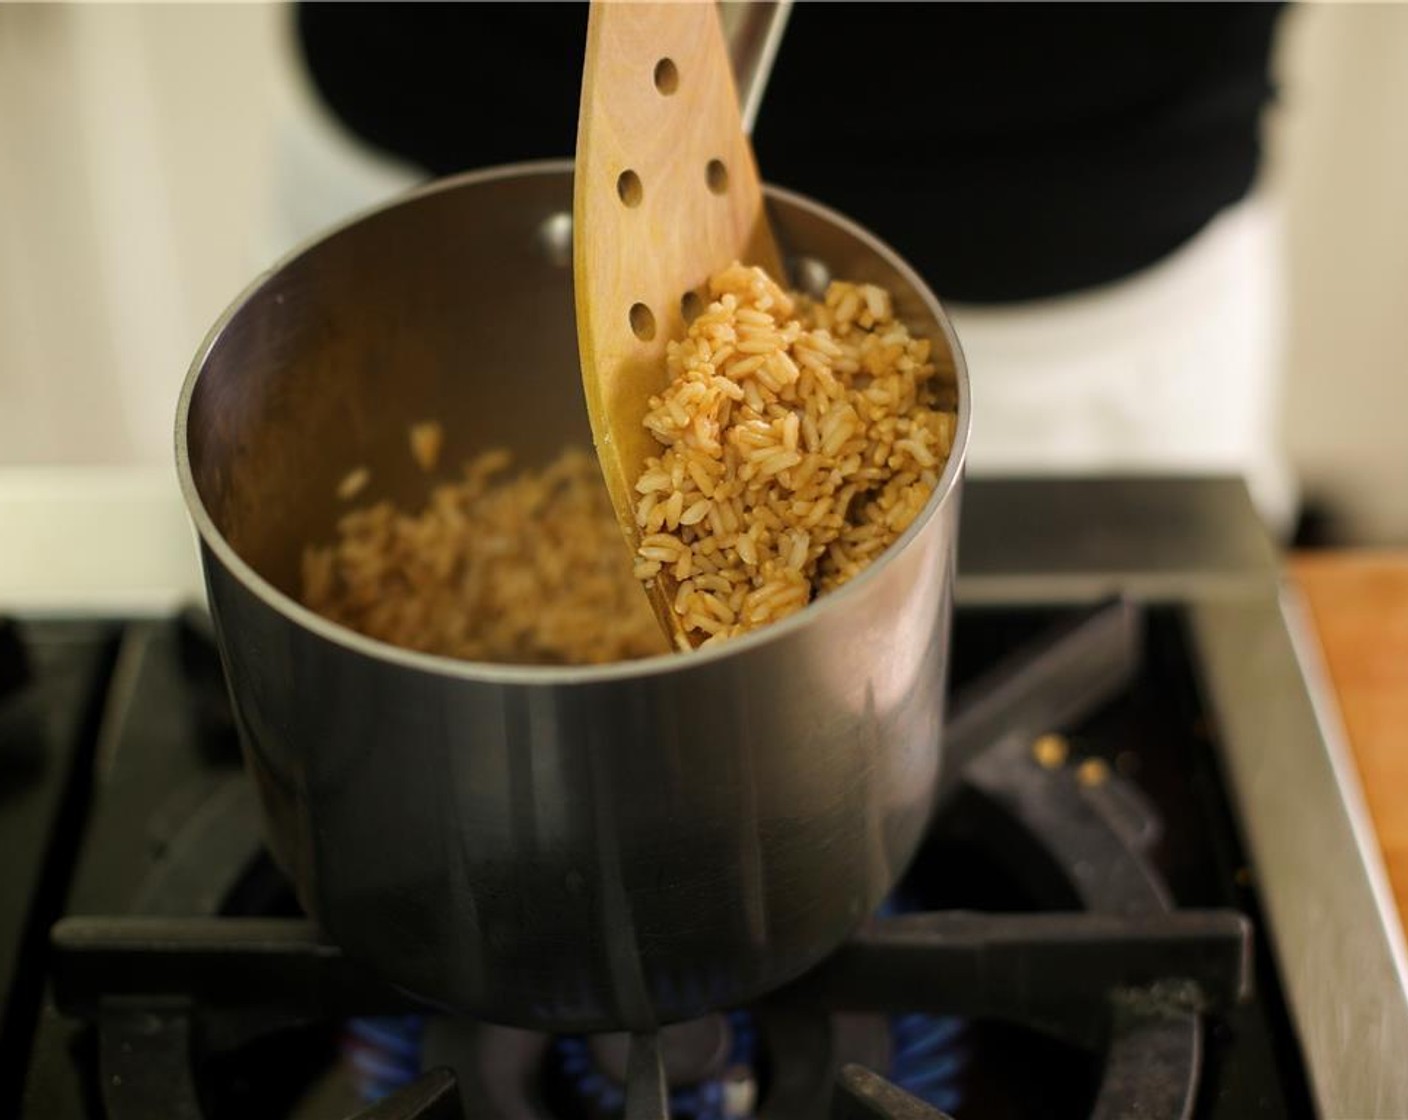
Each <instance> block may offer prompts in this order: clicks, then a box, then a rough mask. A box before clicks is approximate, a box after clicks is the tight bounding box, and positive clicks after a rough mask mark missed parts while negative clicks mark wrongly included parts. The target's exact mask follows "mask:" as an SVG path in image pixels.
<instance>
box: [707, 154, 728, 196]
mask: <svg viewBox="0 0 1408 1120" xmlns="http://www.w3.org/2000/svg"><path fill="white" fill-rule="evenodd" d="M704 181H705V182H706V183H708V184H709V189H710V190H711V191H713V192H714V193H715V194H723V193H724V191H726V190H728V168H727V167H725V166H724V161H723V160H721V159H711V160H710V161H709V163H708V165H707V166H706V167H705V168H704Z"/></svg>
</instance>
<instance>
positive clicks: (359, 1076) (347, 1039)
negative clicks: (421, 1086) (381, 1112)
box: [341, 1015, 425, 1104]
mask: <svg viewBox="0 0 1408 1120" xmlns="http://www.w3.org/2000/svg"><path fill="white" fill-rule="evenodd" d="M424 1036H425V1018H424V1017H423V1016H421V1015H387V1016H381V1017H378V1018H362V1019H350V1020H348V1022H347V1027H346V1029H345V1030H344V1031H343V1036H342V1046H341V1050H342V1055H343V1057H344V1058H345V1060H346V1061H347V1064H348V1065H349V1066H350V1067H351V1069H352V1072H353V1077H354V1079H355V1081H356V1085H357V1095H358V1096H359V1097H360V1098H361V1099H362V1103H363V1104H374V1103H375V1102H377V1101H379V1100H381V1098H382V1097H385V1096H387V1095H389V1094H391V1093H394V1092H395V1091H396V1090H397V1089H400V1088H402V1087H403V1086H406V1085H409V1084H410V1083H411V1082H412V1081H414V1080H415V1079H416V1078H417V1077H418V1076H420V1072H421V1052H422V1050H423V1049H424Z"/></svg>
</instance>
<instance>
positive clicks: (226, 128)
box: [0, 3, 411, 464]
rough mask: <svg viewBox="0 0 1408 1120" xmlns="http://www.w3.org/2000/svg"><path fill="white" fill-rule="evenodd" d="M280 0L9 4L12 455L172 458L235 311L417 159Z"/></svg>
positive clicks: (7, 287)
mask: <svg viewBox="0 0 1408 1120" xmlns="http://www.w3.org/2000/svg"><path fill="white" fill-rule="evenodd" d="M288 30H289V28H288V11H287V9H285V8H283V7H281V6H275V5H265V4H239V5H222V4H202V5H183V4H162V5H129V4H86V5H61V4H22V5H12V4H3V3H0V464H4V463H10V464H14V463H28V464H34V463H120V464H157V463H167V462H169V461H170V458H171V452H170V443H171V424H172V417H173V415H174V409H175V398H176V393H177V390H178V388H179V385H180V382H181V378H182V376H183V375H184V373H185V370H186V367H187V365H188V364H189V362H190V360H191V358H192V356H193V354H194V353H195V350H196V348H197V346H198V345H199V343H200V340H201V339H202V338H203V337H204V335H205V332H206V330H207V329H208V328H209V327H210V325H211V324H212V323H213V322H214V321H215V319H216V317H217V316H218V315H219V313H220V311H221V310H222V308H223V307H224V306H225V305H226V304H227V303H228V302H229V301H230V300H231V299H232V298H233V297H234V296H235V295H236V294H237V293H238V292H239V291H240V290H241V289H242V288H243V287H244V285H245V284H246V283H248V282H249V281H250V280H251V279H252V278H253V277H254V275H255V274H256V273H257V272H258V271H259V269H261V268H262V267H264V266H265V265H266V264H268V263H269V262H270V261H271V260H272V259H273V258H274V257H275V256H277V255H278V254H279V253H281V252H283V251H284V250H285V249H286V248H287V246H288V245H289V244H291V243H292V242H293V241H295V240H296V239H297V238H300V237H302V236H306V235H307V234H308V233H309V232H311V231H312V230H314V229H316V228H318V227H320V226H322V225H324V224H326V223H327V222H329V221H332V220H333V219H335V218H337V217H339V216H341V215H342V214H343V213H345V212H347V211H349V210H354V209H357V208H360V207H361V206H363V205H366V204H367V203H369V202H371V201H374V200H376V199H379V198H381V197H383V196H385V195H387V194H389V193H392V192H393V191H395V190H397V189H400V188H401V187H403V186H404V185H405V184H406V183H408V182H410V181H411V176H410V175H409V174H408V173H406V172H404V171H402V170H400V169H397V168H391V167H389V166H387V165H385V164H382V163H380V162H379V161H376V160H373V159H371V158H370V157H365V156H360V155H359V154H358V153H357V152H355V151H353V150H351V149H350V148H349V147H348V146H346V145H345V144H344V143H343V142H342V141H341V140H340V138H339V137H337V136H336V135H335V134H334V132H333V130H332V128H331V127H330V126H329V125H328V124H327V123H326V122H325V120H323V119H322V118H321V117H320V116H319V114H318V112H317V110H316V109H314V107H313V104H312V101H311V99H310V98H309V96H308V93H307V90H306V89H305V88H304V86H303V85H302V83H301V81H300V80H299V79H298V78H297V77H296V76H295V75H296V70H295V68H294V67H293V66H291V65H289V58H290V52H291V41H290V36H289V34H288Z"/></svg>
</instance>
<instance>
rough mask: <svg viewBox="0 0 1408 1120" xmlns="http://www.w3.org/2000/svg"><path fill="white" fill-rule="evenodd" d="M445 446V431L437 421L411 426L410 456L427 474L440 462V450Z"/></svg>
mask: <svg viewBox="0 0 1408 1120" xmlns="http://www.w3.org/2000/svg"><path fill="white" fill-rule="evenodd" d="M444 444H445V429H444V428H442V427H441V426H440V422H439V421H438V420H427V421H425V423H423V424H412V425H411V455H412V456H413V457H414V458H415V461H416V462H417V463H419V464H420V469H421V470H423V471H425V472H426V473H427V474H429V473H430V472H431V471H433V470H434V469H435V468H436V466H437V465H438V464H439V462H440V449H441V448H442V447H443V446H444Z"/></svg>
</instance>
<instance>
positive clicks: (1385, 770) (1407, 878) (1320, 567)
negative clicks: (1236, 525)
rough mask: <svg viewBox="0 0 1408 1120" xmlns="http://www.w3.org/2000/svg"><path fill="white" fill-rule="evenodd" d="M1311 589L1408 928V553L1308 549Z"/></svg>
mask: <svg viewBox="0 0 1408 1120" xmlns="http://www.w3.org/2000/svg"><path fill="white" fill-rule="evenodd" d="M1290 575H1291V578H1292V581H1293V582H1294V583H1295V584H1296V585H1297V586H1298V587H1299V588H1300V590H1301V592H1302V593H1303V594H1304V596H1305V599H1306V603H1307V605H1308V607H1309V610H1310V615H1311V619H1312V621H1313V623H1314V626H1315V630H1316V633H1317V634H1318V636H1319V638H1320V647H1321V650H1322V652H1323V655H1324V659H1325V667H1326V669H1327V671H1328V674H1329V677H1330V683H1331V684H1332V685H1333V687H1334V690H1335V693H1336V696H1337V698H1338V701H1339V707H1340V713H1341V715H1342V717H1343V719H1344V726H1345V732H1346V734H1347V736H1348V738H1349V745H1350V748H1351V750H1352V751H1353V753H1354V758H1355V761H1356V762H1357V763H1358V767H1359V778H1360V782H1361V784H1362V785H1363V787H1364V798H1365V801H1367V802H1368V806H1369V813H1370V815H1371V816H1372V817H1373V819H1374V827H1375V829H1376V830H1377V832H1378V837H1379V844H1380V846H1381V848H1382V850H1383V856H1384V863H1385V864H1386V865H1387V868H1388V876H1389V881H1390V882H1391V884H1392V886H1393V893H1394V897H1395V899H1396V900H1397V902H1398V913H1399V916H1400V918H1401V919H1402V920H1403V922H1404V924H1405V926H1408V551H1402V552H1375V553H1364V552H1328V553H1307V554H1302V555H1299V556H1296V557H1294V558H1292V560H1291V561H1290Z"/></svg>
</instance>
